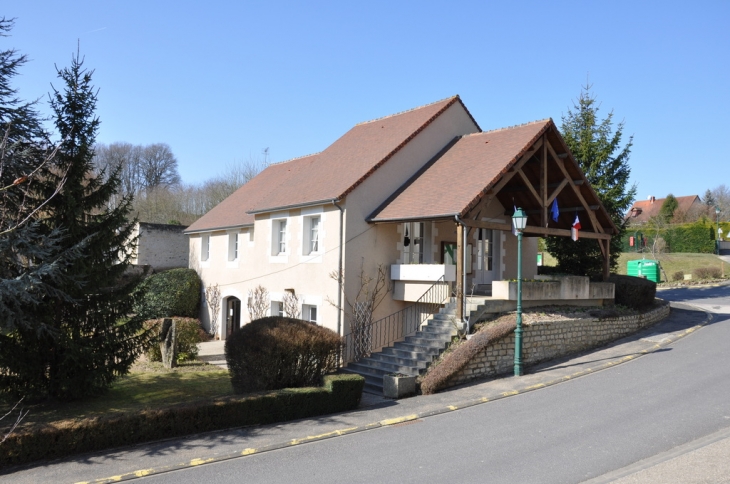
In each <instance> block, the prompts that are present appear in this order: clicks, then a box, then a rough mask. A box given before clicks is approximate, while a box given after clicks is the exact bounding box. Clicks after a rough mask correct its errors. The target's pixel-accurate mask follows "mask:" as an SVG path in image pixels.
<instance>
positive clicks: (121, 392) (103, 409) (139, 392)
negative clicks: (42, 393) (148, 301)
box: [0, 362, 233, 426]
mask: <svg viewBox="0 0 730 484" xmlns="http://www.w3.org/2000/svg"><path fill="white" fill-rule="evenodd" d="M226 395H233V388H232V387H231V380H230V377H229V375H228V371H227V370H223V369H220V368H218V367H216V366H214V365H208V364H206V363H202V362H193V363H188V364H184V365H183V366H181V367H179V368H177V369H174V370H165V369H164V368H162V364H160V363H157V364H137V365H135V366H133V367H132V371H131V372H130V373H129V374H128V375H126V376H124V377H122V378H120V379H119V380H118V381H117V382H115V383H114V384H113V385H112V387H111V389H110V390H109V392H107V393H106V394H105V395H101V396H99V397H96V398H89V399H87V400H84V401H79V402H70V403H63V404H59V403H55V404H54V403H42V404H37V405H26V406H25V408H26V409H27V410H30V411H29V413H28V415H27V417H26V418H25V419H24V420H23V426H28V425H32V424H35V423H48V422H54V421H58V420H66V419H82V418H87V417H96V416H101V415H108V414H111V413H124V412H138V411H140V410H145V409H150V408H155V407H160V406H169V405H175V404H179V403H190V402H194V401H196V400H209V399H211V398H215V397H222V396H226ZM9 409H10V406H8V405H7V404H0V415H4V414H5V412H7V411H8V410H9Z"/></svg>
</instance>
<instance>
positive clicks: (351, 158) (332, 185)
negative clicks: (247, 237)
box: [187, 96, 476, 232]
mask: <svg viewBox="0 0 730 484" xmlns="http://www.w3.org/2000/svg"><path fill="white" fill-rule="evenodd" d="M457 102H458V103H460V104H461V105H462V107H464V106H463V103H461V100H460V99H459V96H453V97H450V98H447V99H444V100H442V101H438V102H435V103H433V104H428V105H426V106H422V107H419V108H415V109H411V110H410V111H405V112H402V113H398V114H394V115H390V116H386V117H384V118H380V119H376V120H372V121H368V122H365V123H360V124H358V125H356V126H355V127H353V128H352V129H350V130H349V131H348V132H347V133H345V134H344V135H343V136H342V137H340V138H339V139H338V140H337V141H335V142H334V143H333V144H332V145H330V146H329V147H327V149H325V150H324V151H322V152H321V153H318V154H316V155H311V156H307V157H304V158H299V159H296V160H292V161H289V162H285V163H280V164H276V165H272V166H270V167H268V168H267V169H266V170H264V171H263V172H261V173H260V174H259V175H258V176H256V177H255V178H254V179H253V180H251V181H249V182H248V183H247V184H245V185H244V186H242V187H241V188H240V189H239V190H237V191H236V192H235V193H233V194H232V195H231V196H230V197H228V198H227V199H226V200H224V201H223V202H222V203H221V204H220V205H218V206H216V207H215V208H213V209H212V210H211V211H210V212H208V213H207V214H205V215H204V216H203V217H201V218H200V219H198V220H197V221H196V222H195V223H194V224H192V225H191V226H190V227H188V230H187V231H188V232H195V231H202V230H212V229H216V228H225V227H233V226H240V225H247V224H252V223H253V215H251V212H253V213H256V212H265V211H274V210H279V209H284V208H286V207H293V206H300V205H305V204H309V203H316V202H320V201H326V200H333V199H340V198H342V197H344V196H346V195H347V194H348V193H350V192H351V191H352V190H354V189H355V188H356V187H357V186H358V185H359V184H360V183H361V182H362V181H363V180H365V178H367V177H368V176H369V175H370V174H371V173H372V172H374V171H375V170H376V169H377V168H378V167H379V166H381V165H382V164H383V163H385V162H386V161H387V160H388V159H390V158H391V157H392V156H393V155H394V154H395V153H397V152H398V151H399V150H400V149H401V148H402V147H403V146H405V144H406V143H408V142H409V141H410V140H411V139H413V138H414V137H415V136H416V135H417V134H418V133H420V132H421V131H422V130H423V129H425V128H426V126H428V125H429V124H430V123H431V122H432V121H433V120H434V119H436V118H437V117H438V116H439V115H440V114H442V113H443V112H444V111H446V109H448V108H449V107H450V106H452V105H453V104H455V103H457ZM464 109H465V110H466V107H464ZM467 112H468V111H467ZM475 124H476V123H475ZM247 212H249V213H247Z"/></svg>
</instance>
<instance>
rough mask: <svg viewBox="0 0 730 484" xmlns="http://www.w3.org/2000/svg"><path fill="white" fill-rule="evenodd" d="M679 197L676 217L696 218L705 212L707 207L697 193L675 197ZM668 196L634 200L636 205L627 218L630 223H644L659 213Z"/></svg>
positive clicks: (675, 212)
mask: <svg viewBox="0 0 730 484" xmlns="http://www.w3.org/2000/svg"><path fill="white" fill-rule="evenodd" d="M675 198H676V199H677V209H676V210H675V211H674V214H675V217H676V216H678V215H679V216H680V217H689V218H691V219H693V218H696V217H693V215H696V216H699V214H702V213H705V210H706V207H705V206H704V205H703V204H702V200H700V197H699V196H697V195H688V196H686V197H675ZM665 201H666V198H656V197H654V196H650V197H648V198H647V199H646V200H639V201H637V202H634V205H633V206H632V207H631V209H630V210H629V212H628V215H627V216H626V220H627V222H628V223H629V224H630V225H643V224H645V223H647V222H648V221H649V220H651V219H652V218H653V217H656V216H657V215H659V212H660V211H661V209H662V205H664V202H665Z"/></svg>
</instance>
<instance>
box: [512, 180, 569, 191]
mask: <svg viewBox="0 0 730 484" xmlns="http://www.w3.org/2000/svg"><path fill="white" fill-rule="evenodd" d="M561 183H563V182H560V183H548V185H547V187H548V188H555V187H559V186H560V184H561ZM565 183H568V181H567V180H566V181H565ZM573 183H575V184H576V186H580V185H582V184H583V180H573ZM526 191H527V187H509V188H505V189H503V190H502V193H512V192H526Z"/></svg>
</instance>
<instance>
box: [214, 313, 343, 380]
mask: <svg viewBox="0 0 730 484" xmlns="http://www.w3.org/2000/svg"><path fill="white" fill-rule="evenodd" d="M340 344H341V339H340V337H339V336H338V335H337V333H335V332H334V331H332V330H329V329H327V328H323V327H322V326H317V325H316V324H312V323H309V322H307V321H302V320H299V319H293V318H284V317H279V316H271V317H268V318H261V319H257V320H256V321H252V322H251V323H249V324H246V325H244V326H242V327H241V328H239V329H236V330H234V331H233V333H232V334H231V335H229V336H228V338H227V339H226V345H225V351H226V361H227V362H228V371H229V373H230V375H231V384H232V385H233V390H234V391H235V392H236V393H248V392H254V391H260V390H277V389H280V388H298V387H309V386H319V385H321V384H322V377H323V376H324V375H325V374H327V373H331V372H334V371H335V370H336V369H337V360H338V354H339V351H340Z"/></svg>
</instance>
